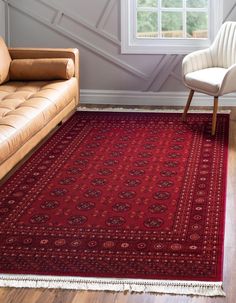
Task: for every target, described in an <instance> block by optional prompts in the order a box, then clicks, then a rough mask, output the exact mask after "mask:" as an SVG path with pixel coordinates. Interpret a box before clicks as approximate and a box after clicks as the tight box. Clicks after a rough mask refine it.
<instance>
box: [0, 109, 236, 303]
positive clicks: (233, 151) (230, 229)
mask: <svg viewBox="0 0 236 303" xmlns="http://www.w3.org/2000/svg"><path fill="white" fill-rule="evenodd" d="M235 200H236V109H232V112H231V115H230V142H229V159H228V188H227V211H226V231H225V254H224V290H225V292H226V297H225V298H222V297H219V298H209V297H208V298H205V297H191V296H177V295H176V296H173V295H158V294H130V293H128V294H123V293H109V292H94V291H87V292H86V291H81V292H80V291H70V290H54V289H53V290H48V289H23V288H22V289H16V288H15V289H14V288H0V302H1V303H188V302H191V303H234V302H236V206H235Z"/></svg>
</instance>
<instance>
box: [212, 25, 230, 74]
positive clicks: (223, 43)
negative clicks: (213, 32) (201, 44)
mask: <svg viewBox="0 0 236 303" xmlns="http://www.w3.org/2000/svg"><path fill="white" fill-rule="evenodd" d="M210 52H211V56H212V61H213V66H215V67H223V68H228V67H230V66H231V65H233V64H235V63H236V22H225V23H224V24H223V25H222V26H221V28H220V30H219V32H218V34H217V36H216V38H215V40H214V42H213V44H212V45H211V47H210Z"/></svg>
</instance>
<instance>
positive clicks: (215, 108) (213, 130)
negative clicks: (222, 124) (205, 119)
mask: <svg viewBox="0 0 236 303" xmlns="http://www.w3.org/2000/svg"><path fill="white" fill-rule="evenodd" d="M217 110H218V97H214V109H213V117H212V128H211V134H212V136H214V135H215V133H216V119H217Z"/></svg>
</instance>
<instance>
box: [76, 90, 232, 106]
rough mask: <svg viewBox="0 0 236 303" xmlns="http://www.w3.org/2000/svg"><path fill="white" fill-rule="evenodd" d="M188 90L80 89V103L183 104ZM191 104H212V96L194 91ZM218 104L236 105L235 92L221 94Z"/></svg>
mask: <svg viewBox="0 0 236 303" xmlns="http://www.w3.org/2000/svg"><path fill="white" fill-rule="evenodd" d="M187 97H188V92H139V91H121V90H90V89H82V90H81V95H80V104H81V105H85V104H106V105H132V106H133V105H136V106H184V105H185V104H186V101H187ZM191 105H193V106H212V105H213V97H211V96H207V95H204V94H200V93H196V94H195V95H194V98H193V102H192V104H191ZM219 106H236V94H229V95H225V96H222V97H221V98H220V99H219Z"/></svg>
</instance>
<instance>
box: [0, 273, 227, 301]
mask: <svg viewBox="0 0 236 303" xmlns="http://www.w3.org/2000/svg"><path fill="white" fill-rule="evenodd" d="M0 287H16V288H22V287H24V288H59V289H71V290H79V291H85V290H86V291H87V290H96V291H112V292H126V291H129V292H137V293H156V294H158V293H159V294H164V293H165V294H175V295H197V296H207V297H216V296H220V297H225V296H226V294H225V292H224V290H223V283H222V282H205V281H204V282H203V281H183V280H175V281H170V280H152V279H149V280H144V279H134V280H133V279H117V278H81V277H72V276H49V275H48V276H44V275H14V274H1V275H0Z"/></svg>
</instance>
